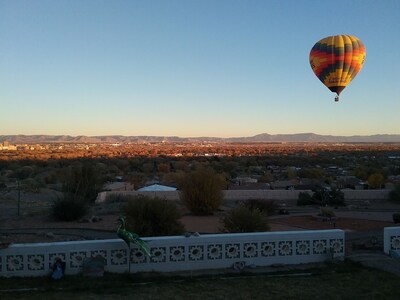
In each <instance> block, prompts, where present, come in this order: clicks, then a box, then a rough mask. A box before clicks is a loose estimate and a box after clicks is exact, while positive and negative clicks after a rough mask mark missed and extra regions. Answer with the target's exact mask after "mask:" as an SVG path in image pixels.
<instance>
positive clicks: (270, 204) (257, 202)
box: [243, 199, 278, 216]
mask: <svg viewBox="0 0 400 300" xmlns="http://www.w3.org/2000/svg"><path fill="white" fill-rule="evenodd" d="M243 206H245V207H247V208H249V209H251V210H254V209H258V210H259V211H260V212H261V213H263V214H265V215H267V216H272V215H274V214H276V212H277V211H278V204H276V203H275V201H273V200H262V199H249V200H246V201H244V202H243Z"/></svg>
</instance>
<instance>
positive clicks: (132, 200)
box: [123, 196, 184, 236]
mask: <svg viewBox="0 0 400 300" xmlns="http://www.w3.org/2000/svg"><path fill="white" fill-rule="evenodd" d="M126 200H128V204H127V205H126V206H125V207H124V209H123V211H124V214H125V215H126V217H127V220H128V228H129V229H130V230H132V231H134V232H135V233H137V234H139V235H142V236H166V235H177V234H182V233H183V231H184V226H183V224H182V222H181V221H180V218H181V212H180V211H179V210H178V208H177V206H176V204H175V202H171V201H167V200H163V199H160V198H158V197H155V198H150V197H147V196H135V197H126Z"/></svg>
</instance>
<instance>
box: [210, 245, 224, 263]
mask: <svg viewBox="0 0 400 300" xmlns="http://www.w3.org/2000/svg"><path fill="white" fill-rule="evenodd" d="M207 259H209V260H215V259H222V244H212V245H208V246H207Z"/></svg>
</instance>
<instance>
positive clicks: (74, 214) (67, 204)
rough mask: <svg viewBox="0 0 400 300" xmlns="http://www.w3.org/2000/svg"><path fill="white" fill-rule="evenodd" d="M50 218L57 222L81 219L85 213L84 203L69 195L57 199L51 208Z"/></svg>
mask: <svg viewBox="0 0 400 300" xmlns="http://www.w3.org/2000/svg"><path fill="white" fill-rule="evenodd" d="M51 211H52V216H53V217H54V219H55V220H57V221H74V220H78V219H80V218H82V217H83V216H84V215H85V214H86V212H87V206H86V203H85V201H83V200H82V199H81V198H76V197H74V196H73V195H71V194H64V195H63V196H61V197H59V198H58V199H57V200H56V201H54V204H53V206H52V208H51Z"/></svg>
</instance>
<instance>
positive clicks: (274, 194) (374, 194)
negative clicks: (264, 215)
mask: <svg viewBox="0 0 400 300" xmlns="http://www.w3.org/2000/svg"><path fill="white" fill-rule="evenodd" d="M301 192H308V193H311V191H310V190H225V191H224V198H225V200H227V201H238V200H247V199H269V200H277V201H284V200H291V201H295V200H297V199H298V197H299V193H301ZM342 192H343V193H344V198H345V200H384V199H387V197H388V194H389V192H390V190H362V191H357V190H342ZM111 195H127V196H128V195H130V196H136V195H145V196H150V197H156V196H157V197H160V198H162V199H166V200H178V199H179V191H157V192H149V191H148V192H137V191H126V192H125V191H114V192H101V193H99V194H98V196H97V200H96V203H103V202H105V201H107V197H109V196H111Z"/></svg>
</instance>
